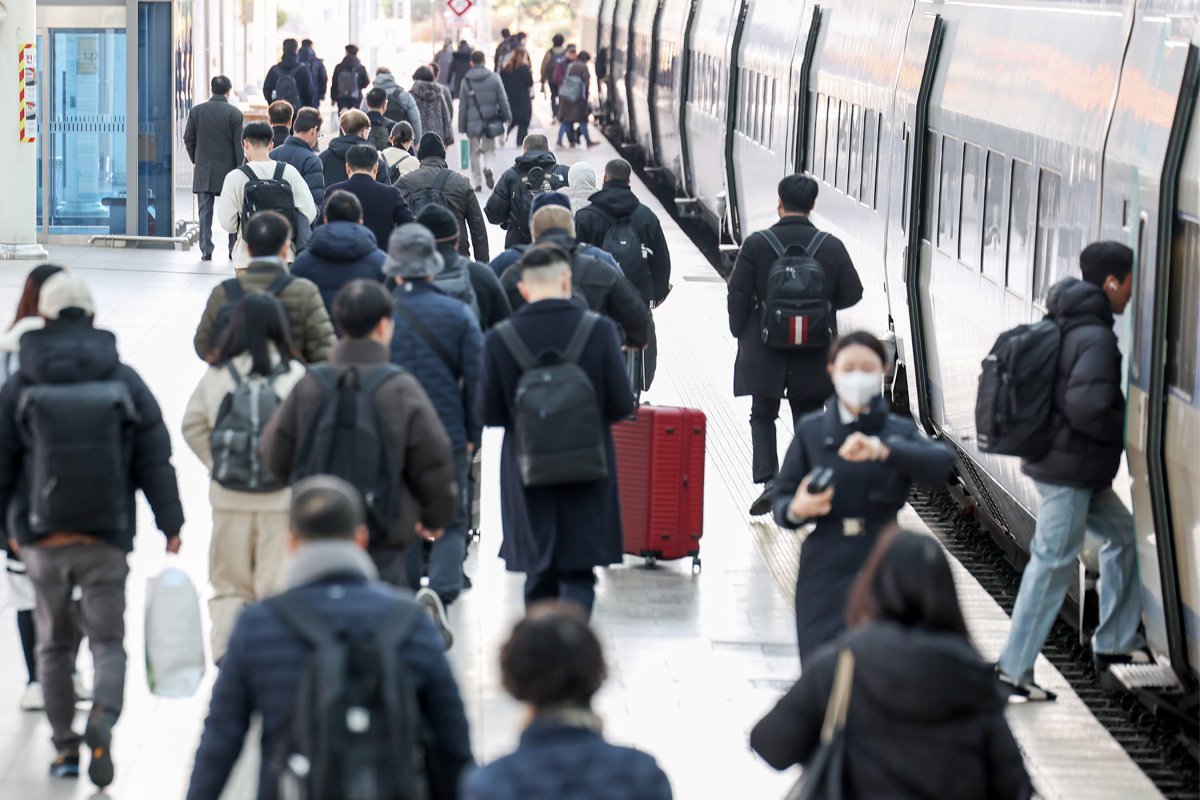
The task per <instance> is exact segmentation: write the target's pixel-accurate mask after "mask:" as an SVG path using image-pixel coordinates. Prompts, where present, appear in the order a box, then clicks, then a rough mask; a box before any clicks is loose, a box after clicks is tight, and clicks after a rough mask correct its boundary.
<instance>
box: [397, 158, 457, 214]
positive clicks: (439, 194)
mask: <svg viewBox="0 0 1200 800" xmlns="http://www.w3.org/2000/svg"><path fill="white" fill-rule="evenodd" d="M453 174H454V173H452V172H451V171H450V170H449V169H443V170H442V171H441V172H439V173H438V176H437V177H436V178H434V179H433V183H432V184H430V185H429V186H421V187H419V188H417V189H413V190H412V192H410V193H409V195H408V207H409V209H410V210H411V211H412V213H413V216H414V217H416V216H419V215H420V214H421V209H423V208H425V207H426V206H441V207H442V208H444V209H446V210H447V211H449V212H450V213H451V214H454V216H455V218H456V219H457V218H458V213H457V212H456V211H455V210H454V208H453V207H452V206H451V205H450V201H449V200H447V199H446V184H447V183H449V181H450V176H451V175H453Z"/></svg>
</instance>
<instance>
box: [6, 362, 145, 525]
mask: <svg viewBox="0 0 1200 800" xmlns="http://www.w3.org/2000/svg"><path fill="white" fill-rule="evenodd" d="M16 419H17V423H18V428H19V430H20V434H21V437H22V440H23V442H24V443H25V446H26V448H27V449H28V452H29V455H28V459H29V460H28V461H27V464H28V473H27V475H26V478H27V479H28V482H29V528H30V531H31V532H32V533H33V534H34V535H35V536H43V535H46V534H49V533H57V532H64V531H65V532H70V533H88V534H100V533H108V532H113V531H123V530H128V529H130V528H132V526H133V502H132V498H131V497H130V494H131V491H132V488H133V487H131V486H130V475H129V467H130V463H131V460H132V456H133V429H134V426H135V425H136V424H137V422H138V414H137V409H136V408H135V407H134V404H133V397H132V396H131V395H130V393H129V387H128V386H127V385H126V384H125V383H124V382H123V381H119V380H101V381H85V382H82V383H57V384H53V383H52V384H37V385H33V386H29V387H27V388H25V389H24V390H22V391H21V394H20V397H19V399H18V401H17V413H16Z"/></svg>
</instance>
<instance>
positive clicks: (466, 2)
mask: <svg viewBox="0 0 1200 800" xmlns="http://www.w3.org/2000/svg"><path fill="white" fill-rule="evenodd" d="M473 5H475V3H474V2H472V0H446V8H449V9H450V10H451V11H453V12H454V13H455V14H457V15H458V16H460V17H461V16H462V15H463V14H465V13H467V12H468V11H470V10H471V6H473Z"/></svg>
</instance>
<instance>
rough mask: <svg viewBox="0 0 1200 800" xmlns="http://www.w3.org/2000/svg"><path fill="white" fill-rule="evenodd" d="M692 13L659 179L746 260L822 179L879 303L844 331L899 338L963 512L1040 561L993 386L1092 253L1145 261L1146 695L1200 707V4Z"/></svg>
mask: <svg viewBox="0 0 1200 800" xmlns="http://www.w3.org/2000/svg"><path fill="white" fill-rule="evenodd" d="M646 1H647V2H652V0H646ZM688 5H689V4H688V3H687V2H683V0H679V2H675V1H674V0H666V2H664V3H663V4H662V8H661V13H660V14H659V24H658V27H659V30H660V31H662V32H668V31H669V33H664V35H663V36H661V37H660V38H661V39H662V43H660V48H661V47H663V46H664V45H665V43H666V42H667V41H668V38H669V37H670V36H673V35H675V32H676V31H679V30H680V28H681V26H682V29H683V39H684V46H683V53H684V54H685V61H686V62H687V63H686V71H687V74H686V76H684V79H683V81H682V96H683V98H684V99H685V103H684V108H683V111H682V117H683V124H682V126H681V127H680V136H681V137H682V138H681V143H682V146H681V148H680V150H681V153H680V154H679V155H678V156H676V155H675V152H674V151H673V150H669V149H668V148H669V147H671V146H673V143H672V145H668V144H667V142H669V141H670V140H669V139H668V138H667V136H666V131H667V130H668V127H667V126H668V123H669V122H670V121H671V120H672V115H671V110H670V108H663V107H662V105H661V103H658V104H656V105H655V120H656V123H657V127H658V129H659V136H658V137H657V138H656V139H654V140H653V147H654V152H655V155H656V158H658V159H659V160H660V161H661V162H662V163H664V165H666V167H667V173H668V175H669V176H670V177H672V178H675V179H676V180H677V185H680V184H681V183H685V184H686V191H687V192H688V193H689V194H690V196H691V197H692V198H694V203H695V204H696V206H697V207H698V208H699V210H700V212H701V215H702V216H703V217H704V218H705V220H706V221H707V222H708V224H709V225H710V226H711V227H712V228H713V229H714V230H715V231H716V232H717V233H718V234H720V235H721V237H722V242H723V243H725V245H726V248H725V249H727V250H728V249H732V248H734V247H736V243H737V242H738V241H740V240H741V239H742V238H744V236H745V235H747V234H748V233H749V232H751V231H753V230H756V229H759V228H762V227H766V226H767V225H769V224H770V223H771V222H772V221H773V219H774V215H773V210H774V204H775V200H776V199H775V196H774V192H773V189H774V186H775V183H776V181H777V180H778V178H779V177H781V176H782V175H784V174H788V173H789V172H791V171H795V170H803V171H807V172H809V173H810V174H812V175H813V176H814V177H815V178H817V179H818V180H819V181H820V182H821V194H820V197H819V198H818V203H817V208H816V210H815V212H814V215H813V217H814V221H815V222H816V223H817V225H818V226H819V227H821V228H823V229H826V230H830V231H831V232H833V233H836V234H837V235H838V236H839V237H841V238H842V240H843V241H844V242H845V243H846V246H847V248H848V250H849V251H850V253H851V255H852V256H853V258H854V260H855V263H856V265H857V266H858V269H859V270H860V273H861V274H862V277H863V283H864V286H865V287H866V290H867V294H866V296H865V297H864V302H862V303H860V304H859V306H858V307H856V308H855V309H853V310H852V311H851V312H850V314H847V315H845V316H844V317H843V318H842V319H843V320H844V322H843V324H844V325H850V326H853V327H862V328H868V329H871V330H874V331H876V332H889V333H890V334H891V335H892V336H893V341H894V344H895V348H896V355H897V362H898V368H897V371H896V384H895V385H894V387H893V390H894V391H893V396H894V398H895V399H897V400H905V401H906V402H908V403H909V406H910V408H911V410H912V411H913V413H914V416H915V417H916V418H917V419H918V421H919V422H920V423H921V425H922V427H923V428H924V429H925V430H926V432H927V433H929V434H930V435H932V436H937V437H940V438H942V439H943V440H945V441H947V442H949V443H950V444H951V445H952V446H953V447H954V448H955V451H956V452H957V454H958V461H959V477H960V480H961V483H962V486H963V489H964V491H965V496H966V497H967V498H968V499H969V501H970V502H972V503H973V504H974V506H975V507H976V509H977V510H978V511H979V512H980V513H981V515H982V516H983V518H984V521H985V522H986V523H987V524H988V525H989V526H990V527H992V529H993V530H994V531H995V532H996V533H997V534H998V535H999V536H1000V537H1001V539H1002V540H1003V541H1004V542H1007V543H1008V544H1009V546H1010V553H1012V554H1014V555H1015V556H1017V559H1018V560H1020V553H1021V552H1023V551H1027V549H1028V546H1029V541H1030V538H1031V536H1032V533H1033V525H1034V515H1035V514H1036V510H1037V504H1038V498H1037V493H1036V491H1035V489H1034V487H1033V485H1032V483H1031V482H1030V481H1028V480H1027V479H1026V478H1025V477H1024V476H1022V474H1021V473H1020V464H1019V463H1018V462H1017V460H1016V459H1011V458H1003V457H997V456H992V455H989V454H986V453H983V452H982V451H981V450H980V449H979V447H978V446H977V444H976V442H975V433H976V432H975V428H974V403H975V395H976V389H977V381H978V376H979V371H980V363H981V361H982V360H983V358H984V356H985V355H986V353H987V351H988V349H989V348H990V347H991V344H992V343H993V342H994V341H995V339H996V337H997V335H998V334H999V333H1001V332H1002V331H1004V330H1006V329H1008V328H1010V327H1013V326H1015V325H1018V324H1021V323H1025V322H1030V321H1032V320H1035V319H1037V318H1039V317H1040V316H1042V315H1043V314H1044V313H1045V301H1046V296H1047V292H1048V291H1049V288H1050V287H1051V286H1052V285H1053V284H1054V283H1055V282H1056V281H1058V280H1060V279H1061V278H1063V277H1065V276H1067V275H1071V274H1077V271H1078V254H1079V252H1080V250H1082V248H1083V247H1084V246H1085V245H1086V244H1087V243H1089V242H1091V241H1095V240H1099V239H1114V240H1117V241H1121V242H1124V243H1126V244H1128V245H1129V246H1130V247H1131V248H1133V249H1134V251H1135V253H1136V266H1135V287H1136V288H1135V296H1134V302H1133V303H1131V305H1130V308H1129V310H1128V312H1127V314H1126V319H1125V320H1122V321H1121V322H1120V323H1119V324H1118V334H1119V338H1120V341H1121V345H1122V352H1123V354H1124V356H1125V358H1126V361H1127V363H1128V365H1129V376H1128V377H1129V387H1128V414H1127V429H1126V445H1127V453H1128V464H1129V475H1128V476H1121V477H1119V478H1118V481H1117V483H1116V486H1115V488H1116V489H1117V491H1118V493H1119V494H1121V495H1122V496H1123V497H1124V498H1125V499H1126V500H1127V502H1129V503H1131V505H1132V507H1133V510H1134V513H1135V518H1136V520H1137V528H1138V537H1139V538H1138V546H1139V555H1140V565H1141V566H1140V568H1141V578H1142V588H1143V597H1144V600H1145V605H1144V622H1145V628H1146V632H1147V638H1148V640H1149V643H1150V646H1151V648H1152V650H1153V651H1154V653H1155V655H1156V656H1157V659H1158V661H1157V664H1156V665H1153V666H1151V667H1150V668H1146V669H1141V670H1127V671H1126V673H1124V677H1123V679H1124V680H1126V681H1127V684H1128V685H1130V686H1131V687H1133V688H1137V689H1147V688H1150V689H1154V690H1155V691H1156V692H1158V694H1157V696H1158V697H1159V698H1160V699H1161V698H1163V697H1168V698H1173V700H1174V701H1176V702H1177V707H1186V706H1187V703H1189V702H1194V701H1195V697H1196V685H1197V665H1198V664H1200V614H1198V612H1197V609H1198V608H1200V499H1198V498H1200V493H1197V491H1196V487H1197V486H1200V459H1197V458H1196V453H1198V452H1200V384H1198V382H1197V380H1198V379H1197V373H1198V372H1200V363H1198V362H1200V268H1198V267H1197V264H1198V263H1200V123H1198V122H1196V121H1194V119H1193V117H1194V116H1195V115H1194V114H1193V108H1194V106H1195V103H1196V95H1197V86H1198V85H1200V56H1198V54H1197V53H1198V50H1197V44H1196V43H1197V40H1198V38H1200V33H1198V32H1197V29H1198V27H1200V17H1198V14H1200V7H1198V4H1197V3H1195V2H1191V1H1190V0H1187V1H1185V0H1049V1H1048V2H1033V1H1032V0H1001V2H995V0H978V2H973V1H972V0H958V1H957V2H945V0H894V1H893V2H884V1H883V0H823V1H822V2H819V3H804V4H800V3H790V4H789V3H782V2H778V3H777V2H775V0H755V2H753V3H752V4H750V7H749V14H748V15H747V4H746V3H745V2H744V0H733V1H731V0H695V2H694V4H692V14H691V17H690V19H688V15H687V14H686V13H684V9H685V7H686V6H688ZM784 21H786V24H780V23H781V22H784ZM660 63H665V62H661V61H660ZM730 76H732V81H730V79H729V78H730ZM671 85H672V86H673V87H674V86H675V85H678V84H677V83H676V82H675V81H672V84H671ZM664 94H665V95H666V96H667V97H670V98H671V99H672V100H674V96H673V95H671V94H669V93H666V92H664ZM672 162H674V164H673V163H672ZM675 164H677V165H678V166H674V165H675ZM676 170H678V171H680V172H682V174H683V176H684V177H683V178H682V179H681V178H679V177H678V173H677V172H676ZM768 177H769V179H768ZM839 316H842V315H839ZM1092 558H1094V555H1093V556H1092ZM1084 561H1085V562H1089V557H1087V556H1085V558H1084ZM1089 565H1090V566H1093V567H1094V563H1089ZM1085 590H1086V586H1085V584H1084V583H1083V582H1082V581H1081V583H1080V585H1079V586H1076V587H1073V589H1072V591H1073V593H1074V594H1076V595H1077V596H1078V595H1079V594H1080V593H1081V592H1083V591H1085ZM1118 672H1119V671H1118ZM1119 674H1120V673H1119Z"/></svg>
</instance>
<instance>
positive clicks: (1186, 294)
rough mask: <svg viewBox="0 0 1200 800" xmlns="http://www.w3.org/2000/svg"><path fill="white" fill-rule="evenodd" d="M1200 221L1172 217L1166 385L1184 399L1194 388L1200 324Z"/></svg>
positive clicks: (1190, 397) (1192, 394)
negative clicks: (1173, 237)
mask: <svg viewBox="0 0 1200 800" xmlns="http://www.w3.org/2000/svg"><path fill="white" fill-rule="evenodd" d="M1197 264H1200V224H1197V223H1195V222H1193V221H1191V220H1186V221H1185V220H1176V222H1175V242H1174V245H1173V246H1172V248H1171V276H1170V277H1171V284H1170V290H1169V291H1168V292H1167V385H1168V386H1169V387H1171V389H1172V390H1174V391H1177V392H1179V393H1181V394H1183V395H1184V396H1185V397H1186V398H1187V399H1188V400H1191V399H1192V398H1193V397H1194V396H1195V392H1196V359H1197V357H1198V356H1200V353H1198V352H1197V348H1196V336H1197V325H1200V269H1197V266H1196V265H1197Z"/></svg>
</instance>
